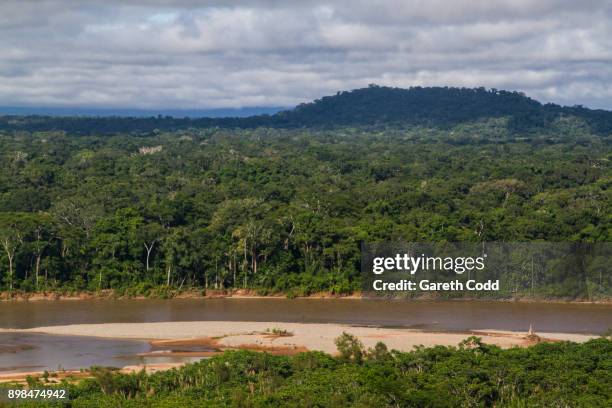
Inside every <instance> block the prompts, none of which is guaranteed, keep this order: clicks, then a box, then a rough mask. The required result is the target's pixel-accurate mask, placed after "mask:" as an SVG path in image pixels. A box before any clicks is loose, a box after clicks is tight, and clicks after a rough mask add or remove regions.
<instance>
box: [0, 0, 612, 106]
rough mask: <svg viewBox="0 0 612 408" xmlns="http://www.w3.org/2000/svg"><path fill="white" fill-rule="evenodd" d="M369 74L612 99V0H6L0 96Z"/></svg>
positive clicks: (129, 93)
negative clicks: (89, 0) (90, 0)
mask: <svg viewBox="0 0 612 408" xmlns="http://www.w3.org/2000/svg"><path fill="white" fill-rule="evenodd" d="M369 83H376V84H379V85H392V86H400V87H408V86H411V85H448V86H467V87H474V86H485V87H494V88H499V89H511V90H520V91H524V92H526V93H527V94H528V95H529V96H532V97H534V98H536V99H539V100H542V101H553V102H557V103H561V104H569V105H573V104H584V105H586V106H590V107H598V108H606V109H612V1H611V0H601V1H597V0H592V1H589V0H580V1H579V0H567V1H565V0H500V1H495V0H472V1H467V0H453V1H449V0H414V1H407V0H404V1H400V0H397V1H376V0H367V1H366V0H364V1H361V0H350V1H291V0H285V1H272V0H270V1H266V0H251V1H231V0H230V1H189V0H176V1H162V0H149V1H144V0H143V1H140V2H138V1H130V0H124V1H118V0H117V1H115V0H105V1H97V2H93V1H92V2H87V1H71V0H63V1H62V0H49V1H36V0H30V1H28V0H26V1H23V0H21V1H12V0H2V1H1V2H0V106H57V107H61V106H69V107H74V106H81V107H97V108H144V109H147V108H153V109H156V108H179V109H181V108H182V109H192V108H200V109H201V108H219V107H249V106H293V105H295V104H297V103H300V102H303V101H309V100H312V99H314V98H317V97H319V96H322V95H326V94H332V93H335V92H336V91H338V90H346V89H353V88H358V87H363V86H367V84H369Z"/></svg>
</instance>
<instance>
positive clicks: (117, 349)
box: [0, 298, 612, 373]
mask: <svg viewBox="0 0 612 408" xmlns="http://www.w3.org/2000/svg"><path fill="white" fill-rule="evenodd" d="M201 320H219V321H277V322H299V323H344V324H351V325H368V326H370V325H372V326H387V327H407V328H417V329H423V330H435V331H465V330H482V329H496V330H509V331H527V330H528V328H529V326H530V324H532V325H533V326H534V327H535V329H536V330H537V331H540V332H560V333H584V334H599V333H602V332H604V331H606V330H607V329H609V328H611V327H612V305H604V304H565V303H511V302H483V301H401V300H397V301H389V300H360V299H292V300H290V299H277V298H253V299H251V298H225V299H221V298H220V299H171V300H158V299H147V300H75V301H71V300H65V301H36V302H5V303H0V327H1V328H35V327H40V326H53V325H68V324H83V323H119V322H123V323H125V322H166V321H201ZM23 346H25V347H23ZM15 348H18V349H19V351H15ZM146 351H151V347H150V346H149V345H148V343H147V342H144V341H136V340H134V341H132V340H109V339H96V338H93V339H92V338H87V337H77V336H49V335H43V334H32V333H0V373H2V372H14V371H28V370H31V371H38V370H43V369H48V370H55V369H57V368H58V367H63V368H70V369H75V368H84V367H89V366H91V365H107V366H118V367H121V366H124V365H130V364H142V363H148V362H149V361H147V360H145V359H143V358H142V357H138V356H137V354H138V353H142V352H146ZM163 359H165V360H163ZM153 360H154V361H155V362H181V361H186V360H185V359H181V358H174V357H172V358H170V357H154V358H153ZM187 361H189V360H187Z"/></svg>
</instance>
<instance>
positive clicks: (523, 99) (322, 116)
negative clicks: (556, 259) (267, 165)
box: [0, 85, 612, 136]
mask: <svg viewBox="0 0 612 408" xmlns="http://www.w3.org/2000/svg"><path fill="white" fill-rule="evenodd" d="M568 117H571V118H574V119H577V120H578V121H579V122H581V123H582V124H583V125H586V126H588V127H589V129H590V131H591V132H592V133H595V134H600V135H606V136H607V135H610V134H612V112H610V111H605V110H591V109H587V108H584V107H580V106H577V107H562V106H559V105H554V104H541V103H540V102H538V101H536V100H533V99H531V98H528V97H527V96H525V95H524V94H522V93H519V92H509V91H500V90H496V89H490V90H487V89H485V88H448V87H443V88H442V87H429V88H427V87H413V88H409V89H401V88H390V87H381V86H376V85H370V86H369V87H367V88H362V89H356V90H353V91H347V92H338V93H337V94H336V95H333V96H326V97H323V98H321V99H317V100H315V101H313V102H311V103H306V104H301V105H299V106H297V107H295V108H294V109H291V110H287V111H282V112H279V113H277V114H274V115H257V116H250V117H246V118H195V119H194V118H174V117H169V116H156V117H149V118H146V117H145V118H143V117H132V118H130V117H50V116H0V130H5V131H12V130H16V131H52V130H63V131H66V132H67V133H69V134H115V133H140V134H147V133H151V132H153V131H155V130H161V131H168V130H181V129H187V128H208V127H221V128H256V127H271V128H301V127H308V128H330V127H346V126H357V127H361V126H368V127H371V126H378V127H387V126H392V127H405V126H408V127H410V126H427V127H439V128H450V127H453V126H455V125H458V124H461V123H469V122H475V121H481V120H485V119H492V118H504V119H506V121H505V122H504V123H505V126H506V127H507V128H508V130H509V131H511V132H532V131H538V132H541V131H542V130H546V129H554V125H555V123H557V122H558V121H560V120H563V119H565V118H568Z"/></svg>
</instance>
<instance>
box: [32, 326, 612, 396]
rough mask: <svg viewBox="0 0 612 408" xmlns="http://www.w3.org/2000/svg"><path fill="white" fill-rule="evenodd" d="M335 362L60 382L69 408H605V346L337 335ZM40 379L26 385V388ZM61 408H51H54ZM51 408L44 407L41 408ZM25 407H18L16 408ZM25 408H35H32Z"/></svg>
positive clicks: (228, 355)
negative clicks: (408, 344)
mask: <svg viewBox="0 0 612 408" xmlns="http://www.w3.org/2000/svg"><path fill="white" fill-rule="evenodd" d="M336 344H337V346H338V351H339V353H338V354H339V355H338V356H335V357H332V356H330V355H328V354H325V353H321V352H307V353H301V354H298V355H295V356H290V357H285V356H273V355H270V354H267V353H256V352H248V351H232V352H225V353H224V354H223V355H220V356H216V357H213V358H211V359H208V360H202V361H200V362H197V363H194V364H188V365H186V366H185V367H181V368H178V369H172V370H169V371H165V372H158V373H154V374H146V373H145V372H144V371H142V372H139V373H134V374H120V373H117V372H113V371H112V370H108V369H105V368H100V367H98V368H95V367H94V368H93V369H92V375H93V378H89V379H84V380H80V381H78V382H77V383H72V384H71V383H70V382H69V381H68V380H65V381H63V384H62V385H60V386H61V387H63V388H66V387H67V388H68V389H69V393H70V397H71V399H72V402H71V406H72V407H99V406H105V407H178V406H181V407H190V406H198V407H277V406H284V407H347V406H354V407H425V406H426V407H554V406H559V407H561V406H562V407H604V406H610V405H611V404H612V387H611V386H610V384H612V341H611V340H609V339H606V338H600V339H594V340H590V341H588V342H586V343H582V344H576V343H570V342H560V343H540V344H537V345H535V346H532V347H528V348H512V349H506V350H502V349H500V348H498V347H496V346H490V345H485V344H483V343H481V342H480V340H479V339H478V338H477V337H470V338H467V339H466V340H465V341H463V342H462V343H461V344H460V345H459V346H458V347H443V346H437V347H430V348H423V347H417V348H416V349H415V350H414V351H412V352H408V353H406V352H396V351H389V350H387V347H386V346H385V345H384V344H383V343H378V344H377V345H376V347H374V348H373V349H370V350H364V348H363V346H362V345H361V343H360V342H359V340H358V339H356V338H355V337H353V336H351V335H350V334H346V333H345V334H343V335H342V336H341V337H339V338H338V339H337V340H336ZM45 381H47V380H46V379H45V378H36V379H34V378H30V379H29V385H30V386H31V387H36V388H41V387H44V386H45ZM61 404H62V403H60V404H58V406H63V405H61ZM48 405H53V404H48ZM23 406H27V404H23ZM31 406H41V403H33V404H32V405H31Z"/></svg>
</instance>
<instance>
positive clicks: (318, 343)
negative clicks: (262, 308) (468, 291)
mask: <svg viewBox="0 0 612 408" xmlns="http://www.w3.org/2000/svg"><path fill="white" fill-rule="evenodd" d="M272 329H280V330H286V331H288V332H290V333H292V334H293V335H292V336H290V337H272V336H269V335H266V333H265V332H267V331H270V330H272ZM0 332H24V333H33V332H34V333H36V332H37V333H46V334H55V335H75V336H92V337H106V338H116V339H120V338H121V339H148V340H153V339H195V338H204V337H213V338H219V340H218V342H219V344H220V345H221V346H229V347H236V346H240V345H244V344H257V345H261V346H277V347H278V346H287V347H293V346H303V347H306V348H307V349H309V350H321V351H325V352H328V353H334V352H335V351H336V346H335V344H334V339H335V338H337V337H338V336H340V335H341V334H342V332H347V333H351V334H353V335H355V336H357V337H358V338H359V339H360V340H361V341H362V342H363V343H364V345H365V346H366V347H372V346H374V345H375V344H376V343H377V342H379V341H382V342H383V343H385V344H386V345H387V346H388V347H389V349H396V350H402V351H410V350H412V348H413V347H414V346H417V345H424V346H433V345H445V346H456V345H457V344H458V343H460V342H461V341H462V340H464V339H465V338H466V337H468V336H470V335H472V334H473V335H477V336H478V337H481V338H482V340H483V341H484V342H485V343H487V344H495V345H498V346H501V347H504V348H506V347H512V346H524V345H527V344H529V343H528V341H527V340H526V339H525V335H526V333H520V332H508V331H496V330H477V331H474V332H473V333H469V332H462V333H453V332H427V331H420V330H413V329H401V328H378V327H358V326H349V325H343V324H313V323H282V322H232V321H196V322H155V323H103V324H73V325H66V326H48V327H36V328H32V329H0ZM537 334H538V335H539V336H540V337H543V338H547V339H556V340H569V341H575V342H583V341H587V340H589V339H591V338H594V337H596V336H590V335H583V334H567V333H537Z"/></svg>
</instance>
